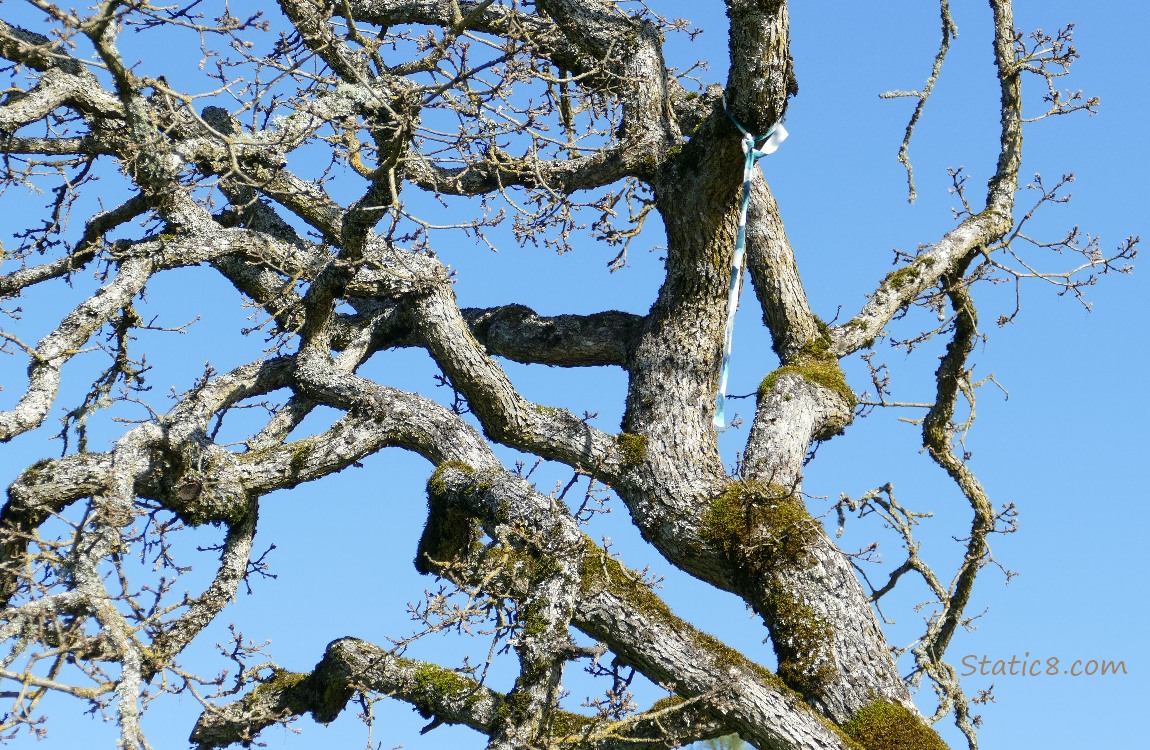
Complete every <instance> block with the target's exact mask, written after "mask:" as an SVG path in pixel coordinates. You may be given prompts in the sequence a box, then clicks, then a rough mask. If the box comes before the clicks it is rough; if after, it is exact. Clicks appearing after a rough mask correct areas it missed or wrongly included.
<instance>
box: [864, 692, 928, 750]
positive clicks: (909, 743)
mask: <svg viewBox="0 0 1150 750" xmlns="http://www.w3.org/2000/svg"><path fill="white" fill-rule="evenodd" d="M842 729H843V732H844V733H845V734H846V735H847V736H848V737H850V738H851V739H853V740H854V741H855V742H857V743H858V744H859V745H861V746H862V747H864V748H865V749H866V750H949V748H948V746H947V744H946V743H945V742H943V741H942V738H940V737H939V736H938V733H937V732H935V731H934V730H933V729H931V728H930V727H929V726H927V724H926V722H924V721H923V720H922V718H921V717H919V716H917V715H916V714H915V713H914V712H913V711H911V710H910V709H908V708H906V707H904V706H900V705H898V704H896V703H890V702H888V701H875V702H874V703H871V704H870V705H868V706H866V707H864V708H862V709H859V711H858V713H856V714H855V715H854V716H853V717H852V718H851V720H850V721H848V722H847V723H846V724H843V726H842Z"/></svg>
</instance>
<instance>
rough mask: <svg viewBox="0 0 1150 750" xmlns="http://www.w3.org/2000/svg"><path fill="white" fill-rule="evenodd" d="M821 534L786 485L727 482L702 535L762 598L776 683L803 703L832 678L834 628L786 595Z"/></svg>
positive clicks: (810, 560)
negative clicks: (788, 580) (775, 661)
mask: <svg viewBox="0 0 1150 750" xmlns="http://www.w3.org/2000/svg"><path fill="white" fill-rule="evenodd" d="M818 534H819V529H818V522H817V521H815V520H814V519H813V518H811V515H810V513H808V512H807V509H806V506H805V505H804V504H803V501H802V498H800V497H798V496H797V495H795V494H794V493H793V492H791V491H790V490H788V489H786V488H785V487H779V486H777V485H771V484H765V483H762V482H754V481H749V482H748V481H738V482H731V483H730V484H729V485H728V486H727V487H726V488H725V489H724V490H723V492H721V493H720V494H719V495H718V496H717V497H715V498H714V500H712V501H711V507H710V508H708V509H707V512H706V513H705V514H704V516H703V524H702V528H701V530H700V535H701V536H702V537H703V538H704V539H706V540H707V541H710V542H711V543H713V544H715V545H716V546H717V547H718V548H719V549H720V550H722V552H723V553H724V554H725V555H726V556H727V558H728V559H729V560H730V562H731V566H732V568H733V569H734V570H737V571H739V574H740V575H741V577H742V578H743V581H742V583H743V585H744V586H746V587H748V588H753V589H759V590H760V591H762V592H763V594H764V595H763V597H762V600H763V601H762V603H763V611H762V613H761V614H762V615H763V617H764V619H765V620H766V622H767V625H768V626H769V627H770V629H771V636H772V637H771V641H772V643H773V644H774V647H775V653H776V654H777V655H778V657H779V671H778V674H779V677H781V678H782V679H783V681H784V682H785V683H786V684H787V685H789V686H790V687H791V688H793V689H795V690H797V691H798V692H800V693H801V694H803V695H804V696H806V697H808V698H812V697H819V696H820V695H821V694H822V692H823V686H824V685H826V684H828V683H830V682H831V681H833V680H834V679H836V678H837V674H838V673H837V668H836V667H835V661H834V657H833V655H832V654H831V653H830V644H831V642H832V640H833V638H834V630H833V628H832V627H831V625H830V623H828V622H827V621H826V620H825V619H824V618H822V617H820V616H819V615H818V613H817V612H815V611H814V610H813V609H811V607H810V606H808V605H807V604H806V603H804V602H803V601H801V600H799V599H797V598H795V597H794V596H793V595H792V594H790V593H789V591H790V587H789V586H788V585H787V584H786V583H785V579H786V578H787V576H788V575H791V574H793V573H794V572H796V571H798V570H802V569H805V568H807V567H809V566H810V565H812V564H813V563H814V560H813V558H812V556H811V552H810V550H811V548H812V546H813V544H814V543H815V542H816V540H817V538H818Z"/></svg>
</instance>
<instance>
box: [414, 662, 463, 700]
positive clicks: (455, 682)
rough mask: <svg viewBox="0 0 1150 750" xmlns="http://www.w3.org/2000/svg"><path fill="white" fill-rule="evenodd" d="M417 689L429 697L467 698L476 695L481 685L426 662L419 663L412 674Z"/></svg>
mask: <svg viewBox="0 0 1150 750" xmlns="http://www.w3.org/2000/svg"><path fill="white" fill-rule="evenodd" d="M412 677H413V678H414V679H415V684H416V687H417V689H418V690H419V691H420V692H421V693H426V694H427V695H434V696H443V697H445V698H456V699H458V698H465V697H467V696H470V695H474V694H475V689H476V687H478V685H479V683H477V682H476V681H475V680H472V679H470V678H467V677H464V676H463V675H461V674H459V673H458V672H456V671H454V670H451V669H446V668H444V667H440V666H438V665H435V664H428V663H426V662H421V663H419V664H418V665H417V666H416V667H415V670H414V673H413V674H412Z"/></svg>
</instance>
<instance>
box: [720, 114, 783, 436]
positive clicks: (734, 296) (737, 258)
mask: <svg viewBox="0 0 1150 750" xmlns="http://www.w3.org/2000/svg"><path fill="white" fill-rule="evenodd" d="M723 109H724V110H726V113H727V117H729V118H731V122H733V123H734V124H735V127H736V128H738V129H739V132H740V133H742V134H743V153H744V154H745V155H746V160H745V161H744V162H743V201H742V203H741V204H740V205H739V232H738V234H737V235H735V253H734V255H732V256H731V287H730V291H729V292H728V293H727V326H726V330H725V331H724V332H723V364H722V368H721V369H720V370H719V393H718V395H716V396H715V427H717V428H719V429H722V428H724V427H726V426H727V418H726V414H725V409H724V407H725V405H726V402H727V376H728V375H729V374H730V369H731V346H732V344H734V340H735V311H736V310H738V309H739V293H740V292H741V291H742V288H743V265H744V262H745V261H744V258H743V255H744V253H745V251H746V244H747V206H748V205H750V202H751V180H752V179H753V178H754V175H755V165H756V164H758V163H759V159H762V158H763V157H764V156H766V155H768V154H773V153H775V151H777V150H778V148H779V146H780V145H781V144H782V142H783V141H785V140H786V139H787V129H786V128H785V127H783V120H780V121H779V122H777V123H775V124H774V125H772V126H771V129H770V130H768V131H767V132H766V133H764V134H763V135H761V136H759V137H758V138H756V137H755V136H753V135H751V134H750V133H748V132H747V129H746V128H744V127H743V126H742V124H741V123H740V122H739V121H738V120H736V119H735V116H734V115H732V114H731V110H730V109H728V108H727V98H726V97H725V96H724V97H723ZM760 141H761V142H762V143H761V145H760Z"/></svg>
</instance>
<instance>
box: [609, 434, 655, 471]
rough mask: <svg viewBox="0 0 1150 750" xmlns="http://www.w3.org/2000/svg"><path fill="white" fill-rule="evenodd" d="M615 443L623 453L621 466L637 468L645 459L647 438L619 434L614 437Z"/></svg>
mask: <svg viewBox="0 0 1150 750" xmlns="http://www.w3.org/2000/svg"><path fill="white" fill-rule="evenodd" d="M615 442H616V443H618V444H619V450H620V451H622V452H623V464H624V465H626V466H638V465H639V464H641V463H642V462H643V459H645V458H646V457H647V438H646V437H645V436H643V435H632V434H631V433H629V432H620V433H619V434H618V435H616V436H615Z"/></svg>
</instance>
